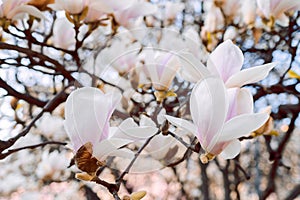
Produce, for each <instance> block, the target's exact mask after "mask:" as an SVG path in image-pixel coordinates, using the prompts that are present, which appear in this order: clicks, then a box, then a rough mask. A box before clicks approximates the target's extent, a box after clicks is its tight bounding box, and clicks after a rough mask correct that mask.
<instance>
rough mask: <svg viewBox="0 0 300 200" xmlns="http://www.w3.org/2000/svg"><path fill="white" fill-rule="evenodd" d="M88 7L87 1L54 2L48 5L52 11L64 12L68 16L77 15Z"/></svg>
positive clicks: (66, 0) (61, 0)
mask: <svg viewBox="0 0 300 200" xmlns="http://www.w3.org/2000/svg"><path fill="white" fill-rule="evenodd" d="M87 5H88V0H55V3H54V4H50V5H48V7H50V8H51V9H52V10H65V11H67V12H68V13H70V14H79V13H81V12H82V11H83V9H84V8H85V7H86V6H87Z"/></svg>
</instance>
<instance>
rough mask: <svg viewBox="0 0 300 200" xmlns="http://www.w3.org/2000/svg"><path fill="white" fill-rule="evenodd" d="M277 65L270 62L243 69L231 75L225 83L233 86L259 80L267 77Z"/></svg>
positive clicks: (227, 85) (229, 86)
mask: <svg viewBox="0 0 300 200" xmlns="http://www.w3.org/2000/svg"><path fill="white" fill-rule="evenodd" d="M275 65H276V64H275V63H268V64H265V65H260V66H256V67H251V68H248V69H245V70H242V71H240V72H238V73H236V74H234V75H233V76H232V77H230V78H229V79H228V81H227V82H226V83H225V85H226V87H228V88H231V87H241V86H243V85H246V84H249V83H255V82H258V81H260V80H262V79H264V78H266V77H267V76H268V74H269V72H270V71H271V70H272V69H273V68H274V67H275Z"/></svg>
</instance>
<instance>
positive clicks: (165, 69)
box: [154, 53, 180, 88]
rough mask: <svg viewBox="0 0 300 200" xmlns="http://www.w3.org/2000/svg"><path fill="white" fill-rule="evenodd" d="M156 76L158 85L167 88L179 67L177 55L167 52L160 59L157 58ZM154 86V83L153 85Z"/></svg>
mask: <svg viewBox="0 0 300 200" xmlns="http://www.w3.org/2000/svg"><path fill="white" fill-rule="evenodd" d="M157 67H158V76H159V84H158V85H159V86H160V87H162V88H169V87H170V85H171V84H172V81H173V79H174V77H175V76H176V73H177V71H178V70H179V68H180V62H179V60H178V58H177V56H175V55H172V54H171V53H168V54H166V55H164V58H163V59H162V60H158V66H157ZM154 87H155V85H154Z"/></svg>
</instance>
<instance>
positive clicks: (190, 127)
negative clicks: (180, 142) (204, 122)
mask: <svg viewBox="0 0 300 200" xmlns="http://www.w3.org/2000/svg"><path fill="white" fill-rule="evenodd" d="M165 117H166V118H167V120H168V121H169V122H171V124H173V125H175V126H177V127H180V128H182V129H184V130H186V131H189V132H191V133H193V134H194V135H195V136H197V126H196V125H195V124H193V123H192V122H189V121H187V120H185V119H180V118H176V117H172V116H169V115H165Z"/></svg>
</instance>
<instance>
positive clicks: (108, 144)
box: [93, 138, 132, 160]
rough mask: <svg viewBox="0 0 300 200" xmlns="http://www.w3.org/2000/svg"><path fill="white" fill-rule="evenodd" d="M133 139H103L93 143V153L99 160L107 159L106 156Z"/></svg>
mask: <svg viewBox="0 0 300 200" xmlns="http://www.w3.org/2000/svg"><path fill="white" fill-rule="evenodd" d="M130 142H132V140H126V139H119V138H111V139H107V140H102V141H101V142H99V143H95V144H93V155H94V156H95V157H96V158H98V159H99V160H105V157H106V156H109V155H111V154H112V153H114V152H115V151H116V150H118V149H119V148H120V147H122V146H124V145H126V144H129V143H130Z"/></svg>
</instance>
